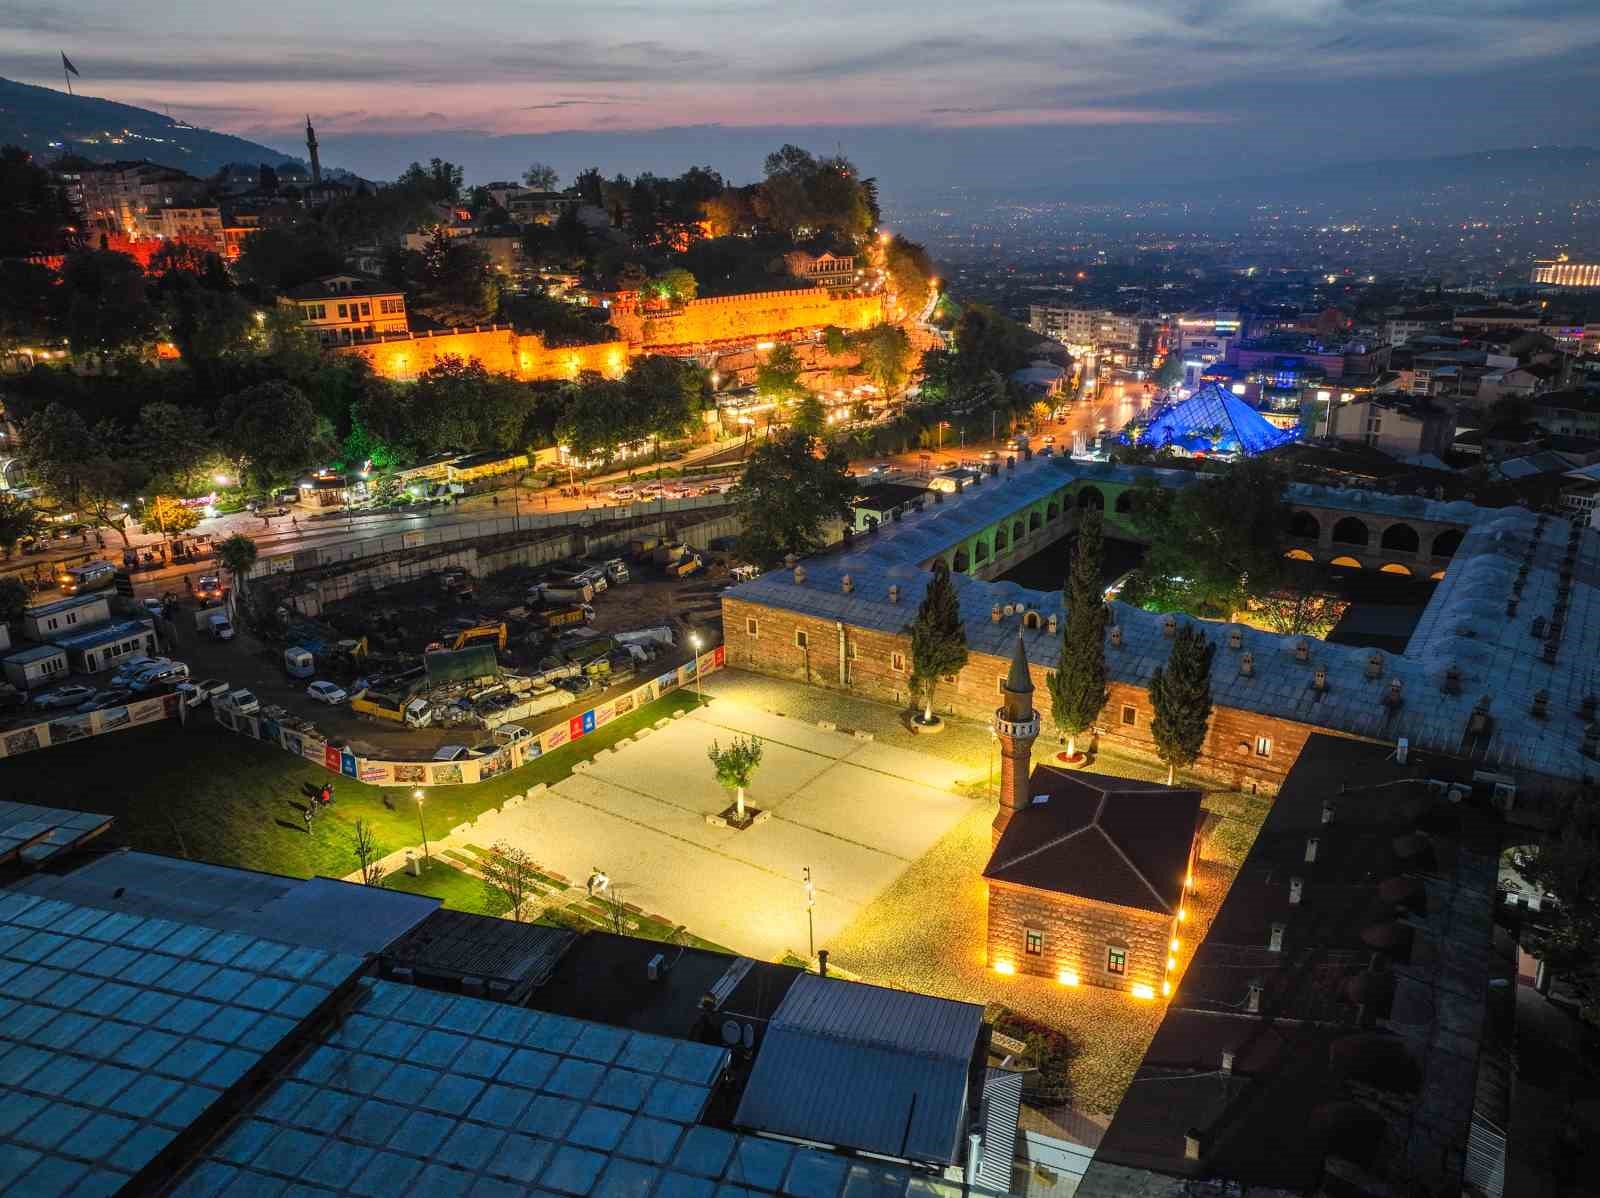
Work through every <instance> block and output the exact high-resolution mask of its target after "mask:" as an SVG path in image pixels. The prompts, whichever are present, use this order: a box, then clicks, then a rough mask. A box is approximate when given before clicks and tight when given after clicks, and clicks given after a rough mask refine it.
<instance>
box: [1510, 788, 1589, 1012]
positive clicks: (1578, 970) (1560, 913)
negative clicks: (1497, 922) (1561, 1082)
mask: <svg viewBox="0 0 1600 1198" xmlns="http://www.w3.org/2000/svg"><path fill="white" fill-rule="evenodd" d="M1518 869H1519V872H1520V873H1521V874H1522V876H1523V877H1524V878H1525V879H1526V880H1527V881H1529V882H1532V883H1533V884H1534V885H1536V886H1538V887H1540V888H1541V889H1543V890H1544V891H1545V892H1546V893H1547V894H1549V895H1552V896H1554V897H1555V898H1556V899H1557V900H1558V901H1557V902H1554V903H1543V904H1541V907H1542V909H1541V911H1540V912H1539V915H1538V918H1537V921H1536V922H1535V921H1532V920H1531V919H1530V920H1528V921H1526V922H1524V924H1523V929H1522V943H1523V946H1524V947H1525V948H1527V950H1528V951H1529V952H1531V953H1533V954H1534V955H1535V956H1537V957H1539V958H1540V960H1542V961H1543V962H1544V963H1545V965H1546V966H1548V967H1549V968H1550V969H1551V970H1553V971H1554V972H1555V973H1556V974H1558V975H1560V977H1561V978H1562V980H1563V981H1564V982H1565V983H1567V984H1568V985H1570V986H1571V987H1572V989H1573V990H1574V991H1575V992H1576V993H1577V994H1578V995H1579V997H1580V999H1582V1001H1583V1004H1584V1009H1585V1012H1586V1015H1588V1016H1589V1018H1590V1019H1591V1021H1592V1018H1593V1015H1592V1013H1593V1010H1594V1006H1595V1003H1596V1001H1597V1000H1600V820H1597V819H1596V817H1595V806H1594V800H1593V796H1592V794H1584V795H1580V796H1578V797H1577V798H1576V799H1575V800H1574V801H1573V802H1572V803H1571V804H1570V806H1569V808H1568V810H1567V811H1566V813H1565V818H1563V819H1561V820H1560V821H1559V822H1558V823H1557V824H1556V830H1555V831H1553V832H1550V833H1547V834H1546V836H1545V839H1544V841H1543V842H1542V843H1541V844H1539V845H1538V846H1537V847H1536V848H1535V849H1533V850H1532V851H1531V852H1529V853H1528V854H1526V857H1525V859H1524V860H1522V861H1520V862H1519V863H1518Z"/></svg>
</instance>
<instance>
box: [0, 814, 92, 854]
mask: <svg viewBox="0 0 1600 1198" xmlns="http://www.w3.org/2000/svg"><path fill="white" fill-rule="evenodd" d="M111 822H112V821H111V817H110V816H109V815H96V814H95V813H94V812H88V811H64V810H62V809H61V808H58V807H40V806H37V805H35V804H33V803H12V802H0V865H8V864H10V863H12V862H16V861H21V862H23V863H24V864H26V865H28V866H30V867H31V866H39V865H42V864H44V863H45V862H46V861H49V860H50V859H51V858H52V857H55V856H56V855H57V854H59V853H64V852H66V851H68V850H69V849H75V848H77V847H79V846H80V845H82V844H84V843H86V842H87V841H90V840H93V839H94V838H95V837H96V836H99V835H100V834H101V833H102V832H104V831H106V830H107V829H108V828H110V827H111Z"/></svg>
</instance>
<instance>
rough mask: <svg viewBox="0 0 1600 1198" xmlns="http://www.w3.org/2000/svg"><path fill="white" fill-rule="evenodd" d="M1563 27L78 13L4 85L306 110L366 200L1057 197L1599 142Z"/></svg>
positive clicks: (696, 7) (1477, 16)
mask: <svg viewBox="0 0 1600 1198" xmlns="http://www.w3.org/2000/svg"><path fill="white" fill-rule="evenodd" d="M1557 7H1558V9H1559V11H1555V12H1553V11H1552V10H1551V8H1550V7H1549V6H1548V5H1541V6H1539V7H1538V8H1537V9H1536V8H1535V7H1534V6H1532V5H1531V4H1526V3H1520V2H1518V3H1511V4H1505V3H1478V2H1472V3H1466V4H1443V3H1436V2H1423V0H1417V2H1412V3H1407V4H1401V5H1383V6H1378V5H1374V4H1370V3H1367V2H1365V0H1317V2H1314V3H1296V4H1292V5H1285V4H1269V3H1265V2H1264V0H1235V2H1224V3H1220V4H1210V5H1205V6H1201V5H1197V4H1191V3H1165V2H1163V3H1152V4H1143V5H1139V6H1138V7H1137V8H1132V9H1130V8H1128V7H1126V6H1118V5H1113V4H1109V3H1104V2H1102V0H1071V2H1070V3H1068V4H1064V5H1063V4H1050V5H1045V4H1037V3H1032V2H1028V3H1020V4H1011V5H1008V6H1007V13H1006V15H1007V17H1008V18H1009V20H1008V21H1006V22H1004V23H1003V24H997V23H996V22H994V20H993V19H992V16H991V15H989V14H986V13H983V12H980V11H978V10H976V9H959V10H952V11H937V12H926V11H922V10H920V9H916V8H913V7H912V6H910V5H907V4H905V3H903V2H901V0H894V2H891V3H886V4H880V5H877V6H874V7H873V8H871V9H870V10H868V11H855V10H852V11H850V12H849V13H848V14H847V13H846V12H845V11H844V10H843V9H842V8H840V7H839V6H837V5H835V4H832V3H831V2H830V3H826V4H823V5H821V6H808V7H807V8H806V9H805V10H804V11H803V12H801V11H790V10H786V9H783V8H780V7H778V6H775V5H772V4H769V3H766V2H765V0H751V2H740V0H704V2H695V3H690V4H688V5H681V4H680V5H673V6H671V8H670V9H666V8H656V7H654V6H650V5H645V4H640V3H635V2H632V0H618V2H614V3H601V4H597V5H591V6H586V7H585V8H584V9H582V10H581V11H570V10H554V9H548V8H546V7H545V6H534V7H533V9H532V10H531V13H532V16H533V24H535V25H536V26H537V28H536V29H535V30H534V31H533V32H531V33H523V32H521V31H522V30H524V29H526V28H527V26H528V25H529V24H530V20H529V16H530V10H528V9H526V8H520V7H517V6H511V5H507V4H504V3H500V2H495V3H489V4H486V5H483V6H480V7H478V8H475V9H474V10H473V11H472V12H471V13H469V14H459V15H457V16H456V18H455V20H454V21H453V22H452V23H451V24H449V25H448V26H445V27H441V24H440V21H439V19H438V17H437V14H436V12H434V11H431V10H423V9H420V8H419V7H417V6H412V5H401V6H388V7H385V8H384V9H383V10H381V14H380V12H379V10H377V9H375V8H373V7H371V6H369V5H367V4H365V3H355V4H351V5H345V6H340V7H339V8H337V9H335V10H325V9H320V8H319V9H318V10H316V11H315V12H313V11H312V10H311V9H310V7H309V6H308V5H306V4H304V3H303V2H302V0H290V2H289V3H287V4H286V5H283V6H280V7H279V8H278V9H276V10H275V12H276V14H277V17H278V20H275V21H274V22H273V23H272V25H271V27H270V28H269V27H266V23H265V22H263V21H262V20H261V18H260V17H259V16H256V15H253V14H229V13H217V12H216V11H214V10H210V9H207V10H204V11H202V10H201V9H200V8H199V7H198V6H196V5H193V4H192V3H187V2H186V3H180V4H177V5H174V6H172V7H171V8H170V9H168V10H166V11H165V12H164V13H163V15H162V16H161V17H160V18H158V19H152V18H151V17H150V16H149V15H140V14H137V13H134V12H130V11H128V10H126V9H124V8H122V7H119V6H114V5H112V4H110V3H109V2H108V0H87V2H86V3H85V4H83V5H80V6H78V8H77V9H75V10H74V12H73V14H72V19H71V20H68V19H66V16H65V14H63V13H61V12H60V11H57V10H54V9H51V8H48V7H46V6H43V5H30V4H13V5H11V6H9V7H8V8H7V9H6V11H5V12H4V13H0V75H4V76H6V77H8V78H13V79H19V80H22V81H24V82H31V83H39V84H44V85H47V86H60V83H61V74H60V60H59V57H58V55H59V52H60V51H61V50H65V51H66V52H67V54H68V55H69V56H70V57H71V58H72V60H73V62H74V63H75V64H76V65H77V67H78V69H79V70H80V71H82V72H83V75H82V77H81V78H80V79H78V80H75V83H76V84H77V85H78V87H79V90H80V91H81V92H82V93H84V94H93V95H99V96H103V97H105V98H108V99H114V100H118V101H122V102H124V103H130V104H136V105H140V106H144V107H148V108H154V109H158V110H163V111H165V110H170V111H171V112H172V113H173V115H174V116H176V117H179V118H181V119H184V120H187V121H190V122H192V123H195V124H199V125H203V126H206V127H210V128H215V129H218V130H221V131H224V132H229V133H236V134H239V135H241V136H245V137H250V138H254V139H256V140H260V141H263V142H266V143H267V144H269V145H272V146H274V147H277V148H281V149H284V150H289V151H295V150H297V149H298V148H299V145H300V142H301V140H302V136H303V123H304V116H305V113H306V112H307V111H311V112H313V113H314V114H315V115H316V119H317V127H318V130H319V133H320V134H321V135H322V137H323V138H324V146H325V158H326V159H327V161H328V162H329V163H330V164H332V165H342V166H346V167H347V168H348V169H352V170H355V171H357V172H358V173H363V174H367V175H371V176H375V177H384V176H387V175H392V174H394V173H396V172H397V171H398V170H399V169H400V168H401V167H403V166H404V164H405V162H407V161H410V160H411V159H412V158H416V157H419V156H422V157H426V156H431V154H432V153H439V154H441V155H443V156H446V157H451V158H453V159H456V160H458V161H460V160H465V165H467V166H468V169H469V174H472V175H475V176H477V177H480V178H481V177H488V176H491V175H495V174H500V173H508V172H509V171H510V170H511V169H512V167H513V166H514V165H515V164H517V163H525V161H526V160H527V158H528V157H529V156H530V155H532V156H539V155H542V156H543V157H545V158H547V159H549V160H551V161H553V163H554V164H555V165H556V166H557V168H558V169H560V170H562V173H563V174H564V175H567V176H568V177H570V175H571V174H572V173H574V172H575V170H576V169H579V166H578V164H580V163H583V164H585V165H586V164H587V163H586V162H585V159H590V158H592V159H596V160H598V159H601V158H606V159H607V167H608V169H611V165H612V163H615V169H623V170H630V171H631V170H639V169H656V170H665V169H669V168H671V167H672V166H673V165H674V164H681V163H682V162H684V161H686V160H700V159H705V158H707V157H711V156H714V157H712V161H713V164H714V165H717V166H719V167H720V168H721V169H723V170H724V171H725V172H727V173H728V174H729V175H730V176H732V177H748V176H750V175H752V174H754V173H756V172H757V171H758V170H759V165H760V159H759V156H758V154H757V153H756V152H755V150H754V146H756V145H770V144H771V143H772V141H773V140H774V138H778V139H779V140H782V139H784V138H785V137H789V138H791V139H793V140H800V141H807V142H810V143H811V144H814V145H817V146H818V147H819V148H822V147H823V146H826V148H830V149H831V148H833V144H835V143H837V144H839V145H841V146H842V147H843V149H844V150H845V152H846V153H851V154H853V155H855V156H856V157H858V158H859V159H860V160H861V161H862V165H863V168H864V169H865V170H868V171H869V172H877V173H881V174H895V175H901V176H910V177H915V176H916V175H917V174H918V173H920V174H922V175H924V176H926V178H924V179H920V180H918V182H919V183H922V182H932V181H933V180H935V179H937V178H938V177H939V176H940V175H941V174H943V173H948V172H949V171H950V170H952V169H955V168H960V167H968V168H971V169H975V170H980V171H984V172H986V173H990V174H994V175H995V178H996V180H997V181H1001V182H1028V183H1044V184H1048V183H1050V182H1052V181H1056V180H1067V179H1070V178H1073V177H1074V176H1075V175H1076V174H1078V173H1080V172H1082V171H1084V170H1087V169H1102V170H1119V169H1148V168H1150V167H1151V166H1153V165H1157V164H1168V165H1169V166H1170V167H1171V168H1172V172H1176V171H1197V170H1201V169H1203V167H1204V166H1205V164H1206V163H1208V162H1215V160H1216V159H1217V158H1219V157H1226V156H1240V155H1245V156H1248V157H1249V158H1250V159H1251V160H1252V166H1253V167H1254V168H1259V167H1260V166H1262V165H1270V166H1272V167H1274V168H1276V167H1280V166H1283V165H1293V164H1294V163H1307V164H1318V163H1325V162H1337V161H1348V160H1366V159H1371V158H1375V157H1387V156H1390V153H1393V154H1394V155H1407V154H1418V153H1457V152H1467V151H1472V150H1484V149H1491V148H1497V147H1500V146H1505V145H1515V144H1528V143H1529V142H1533V143H1535V144H1537V143H1540V142H1544V143H1550V142H1557V143H1563V144H1569V145H1570V144H1582V143H1585V142H1592V141H1593V139H1594V138H1595V137H1597V136H1600V124H1597V122H1596V121H1595V120H1594V118H1593V117H1580V118H1577V119H1574V118H1572V117H1571V116H1570V114H1568V113H1566V112H1564V111H1563V110H1562V105H1561V97H1562V96H1564V95H1569V94H1574V92H1575V91H1576V90H1577V89H1579V88H1582V87H1584V86H1592V84H1593V82H1594V75H1595V68H1594V66H1593V65H1592V63H1591V62H1590V61H1589V60H1588V56H1587V49H1588V47H1590V46H1592V45H1594V44H1595V43H1597V42H1600V10H1595V9H1594V8H1593V7H1592V6H1590V5H1584V4H1580V3H1563V4H1560V5H1558V6H1557ZM834 8H838V9H839V11H837V12H834V13H830V12H829V11H828V10H829V9H834ZM281 30H293V31H296V32H293V33H283V32H280V31H281ZM841 30H845V31H847V33H846V34H845V35H844V36H843V38H842V39H841V32H840V31H841ZM180 31H181V32H182V36H181V37H178V36H176V35H178V34H179V33H180ZM192 31H203V32H192ZM1397 111H1404V112H1405V113H1406V118H1407V119H1406V120H1405V121H1395V120H1394V119H1393V115H1394V113H1395V112H1397ZM995 147H998V148H999V151H1000V152H997V151H996V149H995ZM1377 148H1381V149H1382V150H1383V151H1385V152H1383V153H1374V152H1373V151H1374V149H1377ZM719 150H720V151H721V152H720V153H719ZM452 151H453V152H452ZM1030 151H1031V154H1032V158H1033V160H1032V161H1016V160H1017V159H1018V157H1019V155H1027V154H1028V153H1029V152H1030ZM1004 160H1010V161H1004ZM680 169H681V167H680ZM1172 172H1169V174H1170V173H1172ZM1252 173H1260V171H1259V169H1255V170H1253V171H1252Z"/></svg>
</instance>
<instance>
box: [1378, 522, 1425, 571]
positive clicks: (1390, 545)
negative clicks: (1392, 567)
mask: <svg viewBox="0 0 1600 1198" xmlns="http://www.w3.org/2000/svg"><path fill="white" fill-rule="evenodd" d="M1378 544H1380V545H1382V546H1383V547H1384V548H1385V549H1392V550H1394V552H1396V553H1415V552H1416V551H1417V547H1418V546H1419V545H1421V544H1422V538H1420V537H1419V536H1417V530H1416V529H1414V528H1412V527H1411V525H1409V524H1391V525H1389V527H1388V528H1386V529H1384V530H1383V536H1381V537H1380V538H1379V539H1378ZM1390 573H1393V571H1390ZM1406 573H1408V574H1409V573H1410V571H1409V570H1408V571H1406Z"/></svg>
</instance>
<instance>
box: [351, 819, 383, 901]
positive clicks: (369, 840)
mask: <svg viewBox="0 0 1600 1198" xmlns="http://www.w3.org/2000/svg"><path fill="white" fill-rule="evenodd" d="M351 847H352V848H353V849H354V850H355V854H356V860H357V861H358V862H360V864H361V884H362V885H363V886H382V885H383V876H384V874H385V873H387V872H388V871H387V870H385V869H384V867H383V861H382V858H383V850H382V849H380V848H379V847H378V837H377V834H376V833H375V832H373V830H372V822H371V821H370V820H364V819H358V820H356V827H355V833H354V835H353V836H352V838H351Z"/></svg>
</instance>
